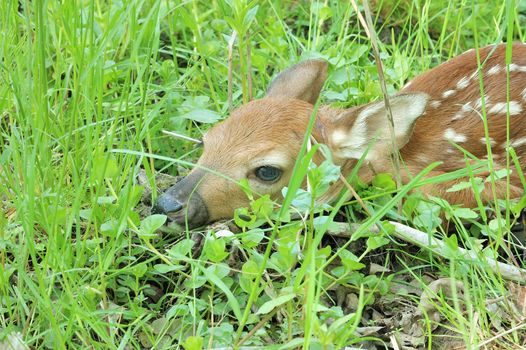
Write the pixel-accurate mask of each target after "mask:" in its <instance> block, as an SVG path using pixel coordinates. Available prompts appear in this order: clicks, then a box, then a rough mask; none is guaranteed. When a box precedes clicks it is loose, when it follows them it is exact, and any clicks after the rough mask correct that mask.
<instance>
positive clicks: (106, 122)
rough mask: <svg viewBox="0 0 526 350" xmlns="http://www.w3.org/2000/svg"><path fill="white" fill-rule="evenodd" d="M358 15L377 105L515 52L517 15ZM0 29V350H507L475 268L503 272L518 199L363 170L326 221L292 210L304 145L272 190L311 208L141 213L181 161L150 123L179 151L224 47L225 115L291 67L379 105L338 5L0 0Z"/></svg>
mask: <svg viewBox="0 0 526 350" xmlns="http://www.w3.org/2000/svg"><path fill="white" fill-rule="evenodd" d="M371 8H372V11H373V14H374V15H375V16H376V20H375V29H376V31H377V33H378V35H379V38H380V40H381V43H380V51H381V57H382V60H383V64H384V67H385V74H386V80H387V85H388V90H389V91H390V92H391V93H394V92H395V91H397V90H398V89H400V88H401V87H402V86H403V85H404V84H405V83H406V82H407V81H408V80H409V79H410V78H411V77H413V76H415V75H417V74H418V73H420V72H423V71H424V70H426V69H428V68H429V67H432V66H435V65H437V64H438V63H440V62H443V61H445V60H447V59H448V58H450V57H452V56H454V55H457V54H459V53H461V52H463V51H465V50H467V49H469V48H472V47H477V46H479V47H480V46H483V45H487V44H491V43H496V42H500V41H511V40H518V41H522V42H524V41H525V38H526V30H525V29H524V28H526V3H525V2H524V1H521V0H519V1H518V2H514V1H513V0H509V1H505V2H503V1H497V0H489V1H488V0H485V1H479V0H473V1H466V0H454V1H436V0H422V1H418V0H413V1H411V0H399V1H394V0H393V1H391V0H385V1H382V0H379V1H374V2H372V3H371ZM361 9H362V8H361V7H360V10H361ZM0 30H1V33H2V37H3V40H2V44H1V45H0V57H1V60H0V111H2V112H1V113H2V114H1V116H0V203H1V205H2V211H1V212H2V214H1V215H0V348H9V347H8V346H9V344H11V345H10V346H12V347H13V348H15V349H24V348H26V347H30V348H35V349H36V348H38V349H40V348H42V349H46V348H49V349H140V348H155V349H168V348H175V349H176V348H184V349H187V350H189V349H201V348H228V347H235V348H240V347H258V348H267V349H274V348H275V349H278V348H279V349H286V348H299V347H305V348H312V349H338V348H343V347H345V346H354V347H360V346H362V347H364V348H375V346H378V347H379V348H384V346H383V345H381V344H384V345H385V346H386V347H388V346H390V345H389V344H393V342H395V341H398V342H399V343H400V344H404V345H405V346H407V347H408V348H409V347H410V348H422V349H423V348H429V349H431V348H433V349H435V348H439V347H440V346H449V347H452V345H451V344H452V343H451V339H452V340H453V341H454V344H456V345H458V344H464V346H465V348H469V349H474V348H478V347H479V346H482V345H483V344H485V345H487V346H492V347H494V348H505V349H510V348H520V346H521V345H522V346H523V345H524V342H525V340H524V331H523V329H524V317H525V315H524V314H523V313H522V312H523V309H522V310H521V304H520V302H515V301H516V298H515V296H517V299H520V298H519V296H520V295H522V294H521V293H523V292H524V291H523V290H522V288H521V287H520V286H517V285H511V286H510V285H509V284H508V283H507V282H506V281H505V280H504V279H503V278H502V277H501V276H500V274H498V273H494V272H492V271H491V270H490V269H489V268H488V266H487V262H486V261H485V259H484V257H492V258H495V259H499V260H501V261H506V260H509V261H511V262H513V263H514V264H517V265H519V266H520V265H521V264H522V262H521V260H520V259H521V256H520V254H517V251H520V249H519V248H520V247H518V248H517V245H516V244H515V243H513V239H512V236H513V234H512V230H513V227H514V226H515V224H516V223H517V221H518V220H519V218H520V212H521V210H522V208H523V207H524V206H525V205H526V203H525V202H526V201H521V202H519V203H510V202H509V201H508V202H506V201H502V202H498V203H493V205H492V206H488V207H480V208H477V209H474V210H471V209H463V208H456V207H453V206H451V205H449V204H448V203H446V202H445V201H443V200H441V199H439V198H432V199H429V200H424V199H423V198H421V196H419V195H418V194H417V193H415V194H411V195H408V194H407V193H408V192H409V190H410V189H411V185H408V186H404V187H402V188H399V189H398V190H397V189H396V188H395V186H394V181H393V180H392V178H391V176H390V175H387V174H381V175H379V176H378V177H377V178H376V179H375V181H374V182H373V184H372V185H371V186H365V185H364V184H360V183H359V181H358V180H357V179H352V182H353V184H354V185H355V187H356V188H357V189H358V190H359V193H360V196H361V198H362V199H363V201H364V202H365V205H366V208H367V211H366V210H364V208H363V207H362V206H361V205H360V204H359V203H358V202H357V201H356V200H354V199H353V200H351V201H350V202H345V203H344V201H343V200H342V201H340V202H339V203H336V204H335V205H334V206H331V207H328V206H327V205H320V204H316V202H315V200H314V199H315V198H317V197H319V196H321V195H322V194H323V192H324V190H325V189H326V188H327V185H328V183H329V182H330V181H333V180H334V179H335V178H334V176H336V175H335V171H334V170H335V169H334V166H333V165H331V164H330V163H329V162H327V163H324V165H321V166H319V167H314V166H313V165H310V166H309V160H310V157H311V156H312V154H311V153H309V152H305V154H304V155H303V156H302V158H301V162H299V163H298V164H299V165H298V167H297V172H296V175H295V176H294V178H293V181H292V182H291V186H290V187H291V188H294V186H297V185H298V184H299V183H300V182H301V179H302V177H303V176H304V175H305V174H306V173H308V174H309V175H308V176H309V179H310V180H311V183H310V185H311V193H308V192H301V191H300V192H295V191H289V194H288V195H287V199H286V201H287V202H288V203H290V204H291V206H282V207H281V209H279V210H277V209H274V204H273V203H272V202H270V201H269V200H268V198H266V197H262V198H259V199H255V200H254V201H253V204H252V206H251V208H245V209H242V210H241V211H240V212H239V213H238V214H243V215H241V216H240V215H237V216H236V218H235V223H236V224H237V226H238V227H239V231H240V232H239V233H236V234H232V233H231V231H232V230H233V228H232V226H230V228H227V226H225V225H222V226H221V225H220V226H211V227H208V228H206V229H205V230H204V231H200V233H199V232H188V231H184V230H183V231H181V230H174V229H169V230H167V229H162V230H160V228H161V226H163V224H164V219H165V218H164V217H162V216H155V215H154V216H149V215H148V213H147V211H148V210H147V209H148V208H147V206H145V205H144V204H143V203H142V200H148V199H150V200H151V198H152V197H153V198H155V196H156V195H157V194H156V191H155V190H154V191H153V193H152V194H151V195H148V194H147V193H146V195H145V188H146V189H147V187H148V185H149V186H151V187H153V188H155V183H154V182H155V174H156V173H157V172H165V173H170V174H172V175H181V174H184V173H185V171H186V170H187V169H189V168H191V166H192V164H193V162H195V161H196V159H197V158H198V155H199V152H200V150H199V148H194V147H193V145H192V144H191V143H190V142H187V141H184V140H180V139H175V138H171V137H169V136H166V135H164V134H162V133H161V130H163V129H166V130H174V131H177V132H179V133H182V134H185V135H189V136H192V137H195V138H200V137H201V136H202V134H203V133H204V132H205V131H206V130H207V128H208V127H209V126H210V125H211V124H212V123H215V122H216V121H218V120H220V119H222V118H225V117H227V116H228V113H229V110H230V106H229V101H228V100H229V96H228V88H227V86H228V77H229V69H228V52H229V43H231V44H232V53H233V57H232V62H233V66H234V68H235V69H233V76H232V84H233V89H232V91H233V96H232V99H233V104H234V105H235V106H237V105H240V104H241V103H243V102H246V101H248V100H249V99H250V98H251V96H253V97H254V98H258V97H261V96H263V95H264V91H265V88H266V86H267V85H268V83H269V81H270V80H271V78H272V77H273V76H274V75H275V74H276V73H277V72H278V71H280V70H282V69H284V68H285V67H287V66H289V65H291V64H293V63H295V62H298V61H299V60H301V59H305V58H308V57H323V58H325V59H327V60H328V61H329V62H330V63H331V75H330V80H329V82H328V84H327V85H326V87H325V89H324V92H323V94H322V100H323V102H325V103H331V104H333V105H339V106H352V105H356V104H360V103H366V102H369V101H371V100H373V99H376V98H379V97H380V96H381V90H380V85H379V79H378V75H377V70H376V66H375V63H374V59H373V57H372V55H371V49H370V48H371V47H370V41H369V39H368V38H367V36H366V35H365V32H364V30H363V28H362V27H361V25H360V23H359V21H358V17H357V14H356V12H355V11H354V9H353V7H352V5H351V3H349V2H345V1H333V0H324V1H313V2H308V1H291V2H282V1H277V0H266V1H264V0H253V1H243V0H214V1H201V0H177V1H155V0H114V1H93V0H92V1H85V0H71V1H63V2H58V1H30V0H22V1H14V0H4V1H1V2H0ZM234 32H235V33H236V37H235V38H234V37H233V33H234ZM140 169H144V171H145V173H146V175H147V177H148V179H149V183H147V184H139V183H138V182H137V180H136V178H137V174H138V173H139V170H140ZM468 170H469V169H468ZM452 176H455V175H452ZM496 176H505V174H496ZM442 180H443V179H431V180H427V181H442ZM485 180H486V179H479V180H477V178H476V175H472V181H471V182H470V183H469V184H467V185H469V186H470V185H476V183H477V181H485ZM464 186H466V184H464ZM452 190H455V189H452ZM296 193H299V194H298V195H295V194H296ZM404 197H405V199H406V200H405V201H404V204H403V206H402V207H401V208H402V210H401V211H399V210H398V209H397V207H398V205H399V203H400V202H401V199H402V198H404ZM501 210H502V214H501ZM298 211H299V212H301V213H305V212H308V213H309V214H308V215H305V217H303V218H301V219H294V216H293V218H290V215H289V214H290V213H293V212H298ZM441 213H443V214H441ZM314 214H316V215H314ZM247 218H248V220H247ZM278 218H279V220H277V219H278ZM445 218H447V219H448V220H449V221H450V224H451V226H454V228H455V230H454V232H453V233H448V232H445V231H444V227H443V225H441V223H442V220H443V219H445ZM388 219H392V220H395V221H399V222H405V223H407V224H408V225H411V226H414V227H416V228H419V229H421V230H422V231H425V232H428V233H430V234H434V235H436V236H437V237H439V238H441V239H443V240H445V242H446V243H447V247H448V248H449V249H450V250H449V253H448V259H443V258H439V257H436V256H434V255H433V254H432V253H431V252H430V251H429V250H427V249H418V248H416V247H412V246H410V245H407V244H403V243H401V242H400V241H397V240H395V239H393V238H392V237H391V236H390V230H391V229H392V228H391V226H390V225H388V224H386V223H385V220H388ZM338 221H339V222H351V223H355V224H357V226H356V225H354V226H352V227H351V228H353V229H352V230H351V229H350V228H349V229H347V230H344V231H342V230H340V228H341V227H342V226H341V224H338V223H337V222H338ZM345 227H346V228H347V226H345ZM356 227H357V230H354V229H355V228H356ZM378 227H380V228H381V230H378V229H377V228H378ZM328 231H329V233H331V232H332V233H334V232H336V231H338V232H340V235H338V234H332V235H331V234H328V233H327V232H328ZM342 232H343V233H342ZM342 235H343V236H344V237H342ZM196 237H202V239H201V240H198V239H196ZM199 242H201V243H202V246H199V244H198V243H199ZM459 246H463V247H467V248H470V249H474V250H475V251H476V252H477V253H478V254H479V256H480V259H479V260H478V261H477V262H476V263H474V262H469V261H466V260H465V259H464V257H463V256H462V255H461V254H460V253H459V251H458V249H457V248H458V247H459ZM423 292H426V293H427V294H426V293H424V295H423V296H422V293H423ZM429 295H433V296H432V297H431V296H429ZM423 305H424V306H423ZM445 338H446V339H447V340H448V341H449V343H447V342H446V344H449V345H443V344H444V339H445ZM441 344H442V345H441Z"/></svg>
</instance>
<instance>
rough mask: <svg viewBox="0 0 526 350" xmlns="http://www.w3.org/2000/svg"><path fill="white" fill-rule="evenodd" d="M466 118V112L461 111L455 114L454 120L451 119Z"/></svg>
mask: <svg viewBox="0 0 526 350" xmlns="http://www.w3.org/2000/svg"><path fill="white" fill-rule="evenodd" d="M464 117H465V115H464V112H462V111H460V112H457V113H455V115H453V118H451V120H459V119H462V118H464Z"/></svg>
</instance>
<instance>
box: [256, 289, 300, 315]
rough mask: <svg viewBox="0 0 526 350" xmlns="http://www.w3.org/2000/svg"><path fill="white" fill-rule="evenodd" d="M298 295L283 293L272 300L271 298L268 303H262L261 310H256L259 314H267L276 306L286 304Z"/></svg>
mask: <svg viewBox="0 0 526 350" xmlns="http://www.w3.org/2000/svg"><path fill="white" fill-rule="evenodd" d="M295 297H296V294H294V293H292V294H286V295H282V296H279V297H277V298H274V299H272V300H269V301H267V302H266V303H264V304H263V305H261V307H260V308H259V310H258V311H257V312H256V314H257V315H265V314H268V313H269V312H271V311H272V310H274V308H276V307H278V306H280V305H283V304H285V303H286V302H288V301H290V300H292V299H294V298H295Z"/></svg>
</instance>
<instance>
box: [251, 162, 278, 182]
mask: <svg viewBox="0 0 526 350" xmlns="http://www.w3.org/2000/svg"><path fill="white" fill-rule="evenodd" d="M281 173H282V171H281V169H279V168H276V167H273V166H269V165H265V166H260V167H259V168H257V169H256V177H257V178H258V179H260V180H261V181H265V182H274V181H276V180H277V179H279V177H280V176H281Z"/></svg>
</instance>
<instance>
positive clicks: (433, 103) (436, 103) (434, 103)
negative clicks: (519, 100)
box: [429, 89, 526, 108]
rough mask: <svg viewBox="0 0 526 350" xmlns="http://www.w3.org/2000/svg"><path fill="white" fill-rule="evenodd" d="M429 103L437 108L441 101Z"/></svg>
mask: <svg viewBox="0 0 526 350" xmlns="http://www.w3.org/2000/svg"><path fill="white" fill-rule="evenodd" d="M524 91H525V92H526V89H525V90H524ZM525 99H526V97H525ZM429 104H430V105H431V107H433V108H438V107H440V105H441V104H442V102H441V101H431V102H429Z"/></svg>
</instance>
